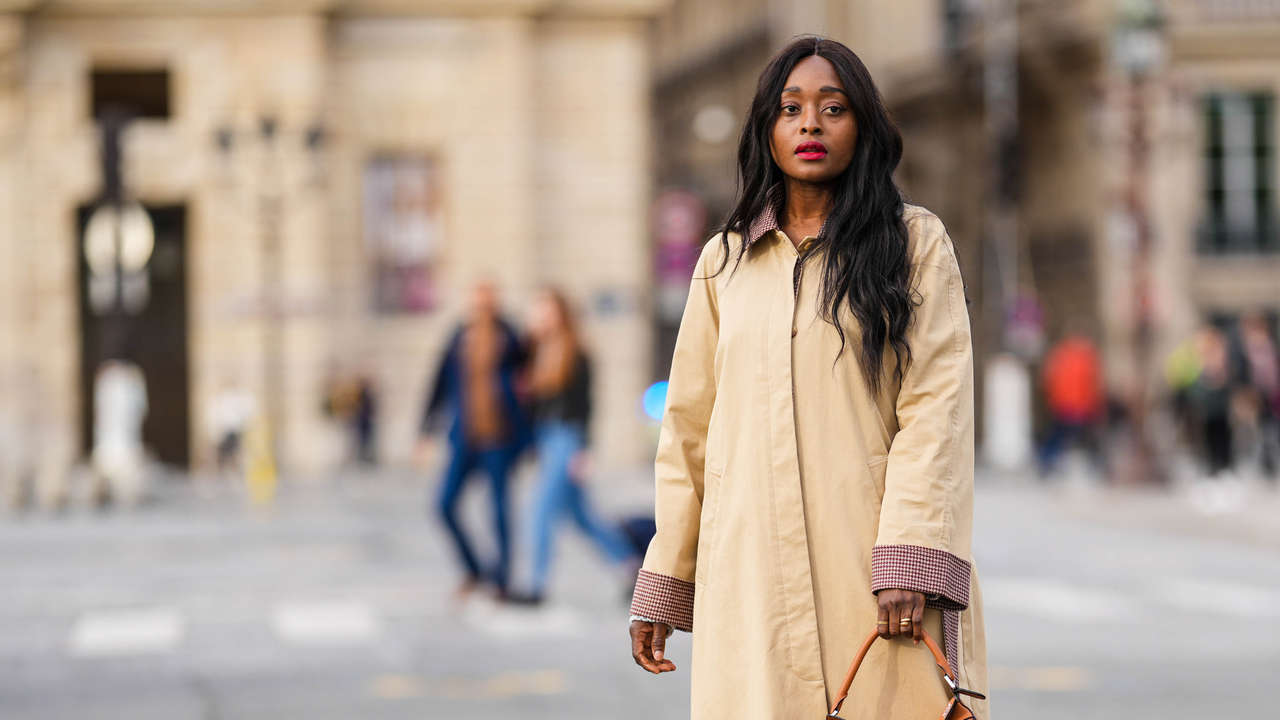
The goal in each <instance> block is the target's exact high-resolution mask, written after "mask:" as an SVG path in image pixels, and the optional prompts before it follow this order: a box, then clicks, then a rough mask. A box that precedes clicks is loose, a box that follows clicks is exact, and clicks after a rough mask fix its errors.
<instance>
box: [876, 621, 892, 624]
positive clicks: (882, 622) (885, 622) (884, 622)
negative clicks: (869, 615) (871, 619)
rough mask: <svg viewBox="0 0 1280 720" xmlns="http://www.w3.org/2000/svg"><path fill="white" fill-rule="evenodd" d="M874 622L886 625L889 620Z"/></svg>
mask: <svg viewBox="0 0 1280 720" xmlns="http://www.w3.org/2000/svg"><path fill="white" fill-rule="evenodd" d="M876 624H877V625H888V624H889V621H888V620H880V621H878V622H876Z"/></svg>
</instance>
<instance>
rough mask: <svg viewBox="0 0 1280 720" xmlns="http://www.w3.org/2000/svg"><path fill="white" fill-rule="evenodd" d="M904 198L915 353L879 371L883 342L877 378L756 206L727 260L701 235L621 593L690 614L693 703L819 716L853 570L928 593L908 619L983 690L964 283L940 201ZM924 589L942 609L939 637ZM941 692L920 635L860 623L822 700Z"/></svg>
mask: <svg viewBox="0 0 1280 720" xmlns="http://www.w3.org/2000/svg"><path fill="white" fill-rule="evenodd" d="M904 218H905V220H906V223H907V227H908V229H909V231H910V238H911V249H910V251H909V254H910V257H911V274H910V277H911V284H912V286H913V287H914V289H915V290H916V292H917V293H918V301H919V305H918V306H917V308H916V311H915V319H914V323H913V325H912V327H911V329H910V331H909V333H908V334H909V341H910V344H911V349H912V352H913V356H914V361H913V363H912V365H911V367H910V368H909V369H908V370H907V372H906V374H905V377H904V379H903V380H902V382H901V383H900V384H899V383H895V382H894V380H893V373H892V370H891V362H892V360H891V359H892V357H893V354H892V352H889V351H886V359H887V361H888V362H886V366H887V367H886V369H885V372H884V377H885V378H886V380H885V383H884V390H883V391H882V394H881V396H880V397H879V398H878V399H877V398H874V397H873V396H872V395H871V393H870V391H869V390H868V388H867V386H866V384H865V382H864V379H863V375H862V371H861V368H860V363H859V359H858V358H859V353H858V343H859V342H860V340H859V338H858V337H857V335H856V334H854V335H853V336H852V337H851V338H850V341H849V344H848V347H847V348H846V350H845V352H844V353H842V354H841V353H839V349H840V339H839V337H838V336H837V334H836V331H835V328H834V327H833V326H832V325H831V324H830V323H828V322H825V321H823V320H822V319H821V318H819V317H818V315H817V310H818V306H817V293H818V287H819V272H818V270H819V269H820V261H821V258H820V257H817V256H809V257H805V258H804V260H803V262H801V263H800V268H799V269H798V270H797V268H796V265H797V262H799V261H801V253H800V252H799V251H797V249H796V248H795V246H794V245H793V244H792V243H791V242H790V241H789V240H788V239H787V237H786V236H785V235H783V234H782V233H781V231H779V230H777V229H776V224H774V223H772V222H769V223H767V224H766V225H765V227H766V228H767V229H766V230H765V231H763V232H762V231H760V230H758V229H757V227H754V226H753V229H752V233H750V235H751V238H750V249H749V251H748V254H747V256H746V257H745V258H744V259H743V262H742V264H741V265H740V266H738V267H737V269H736V271H734V266H733V262H732V260H731V261H730V264H729V267H728V268H727V269H726V270H725V271H724V272H723V273H720V274H718V275H717V274H716V269H717V268H718V267H719V266H720V261H721V258H722V257H723V251H722V249H721V244H720V242H719V238H714V239H713V240H712V241H711V242H709V243H708V244H707V246H706V248H705V249H704V251H703V253H702V257H701V258H700V259H699V261H698V264H697V268H696V270H695V272H694V280H693V284H692V290H691V292H690V296H689V302H688V305H687V306H686V309H685V314H684V319H683V321H682V324H681V326H680V334H679V338H678V340H677V342H676V349H675V355H674V359H673V363H672V369H671V378H670V387H669V390H668V395H667V408H666V414H665V416H664V420H663V427H662V436H661V440H660V443H659V448H658V455H657V462H656V474H657V508H656V517H657V524H658V532H657V535H656V537H655V538H654V540H653V542H652V544H651V545H650V547H649V551H648V554H647V556H646V558H645V562H644V569H643V570H642V571H641V573H640V578H639V582H638V584H637V592H636V596H635V602H634V603H633V605H632V613H633V616H637V617H643V618H646V619H650V620H654V621H663V622H667V623H669V624H671V625H673V626H674V627H676V628H678V629H681V630H686V631H689V630H692V632H693V660H692V668H691V672H692V674H693V677H692V685H693V713H692V717H693V718H694V720H720V719H724V720H729V719H730V718H732V720H782V719H784V718H786V719H790V718H799V719H802V720H803V719H812V720H816V719H817V718H821V717H823V716H825V714H826V712H827V709H828V708H829V706H830V703H831V701H832V700H833V696H834V695H835V694H836V692H837V691H838V689H839V686H840V683H841V681H842V680H843V677H844V674H845V672H846V671H847V669H848V666H849V663H850V661H851V660H852V659H853V655H854V653H855V652H856V651H857V648H858V645H859V643H860V641H861V640H862V639H863V638H864V637H865V636H866V635H867V633H869V632H870V631H871V630H872V629H873V628H874V627H875V625H876V619H877V605H876V598H875V595H874V591H875V590H879V589H881V588H890V587H892V588H904V589H911V590H916V591H920V592H925V593H927V594H928V596H929V607H930V608H931V609H928V610H926V613H925V626H926V629H927V630H928V632H929V633H930V634H932V635H933V636H934V637H935V638H936V639H937V640H938V641H939V643H941V644H944V645H946V650H947V653H948V655H950V656H951V657H952V658H955V659H958V660H959V663H958V664H959V668H960V670H959V675H960V678H959V679H960V684H961V685H962V686H963V687H967V688H970V689H972V690H976V691H979V692H984V693H985V692H986V689H987V677H986V650H985V644H984V640H983V627H982V607H981V601H980V594H979V591H978V585H977V576H976V574H974V573H973V571H972V559H971V557H970V537H971V526H972V504H973V366H972V354H971V345H970V334H969V317H968V313H967V310H966V304H965V297H964V287H963V283H962V281H961V278H960V271H959V266H958V265H957V263H956V258H955V252H954V249H953V247H952V244H951V240H950V238H949V237H948V236H947V234H946V230H945V228H944V227H943V226H942V223H941V221H940V220H938V218H937V217H936V216H935V215H933V214H932V213H930V212H928V211H927V210H924V209H922V208H918V207H915V206H907V208H906V212H905V214H904ZM770 220H772V218H770ZM759 225H761V223H760V222H759V221H758V222H757V226H759ZM740 242H742V240H741V239H740V238H739V237H737V236H736V235H733V236H731V245H733V246H734V250H735V251H736V247H737V244H738V243H740ZM807 245H808V243H802V244H801V246H802V248H806V249H807ZM732 257H733V256H732V255H731V258H732ZM844 322H845V323H846V325H845V326H846V327H853V323H852V320H851V317H846V318H845V319H844ZM837 358H838V359H837ZM934 608H950V609H951V610H952V611H953V612H954V611H957V610H959V609H963V612H956V613H955V614H953V615H952V616H951V617H952V629H953V632H952V633H951V634H952V637H951V638H945V635H946V633H944V628H943V614H944V613H943V611H942V610H939V609H934ZM957 616H958V618H957ZM957 619H958V620H959V622H958V626H959V627H958V632H956V631H955V626H956V623H955V620H957ZM949 697H950V696H949V693H948V692H947V691H946V689H945V687H944V685H943V683H942V682H941V679H940V673H939V672H938V671H937V669H936V667H935V665H934V662H933V659H932V657H931V656H930V654H929V652H928V650H927V649H925V647H924V645H923V644H921V645H919V646H914V645H913V644H912V643H911V642H910V641H909V640H901V639H900V640H895V641H893V642H885V641H879V642H877V643H876V644H875V646H874V647H873V649H872V651H871V653H870V654H869V655H868V659H867V661H866V662H865V663H864V664H863V666H862V670H861V671H860V672H859V674H858V677H857V680H856V682H855V683H854V686H853V689H852V691H851V693H850V698H849V700H848V701H847V702H846V703H845V705H844V708H843V709H842V711H841V716H842V717H844V718H847V719H848V720H862V719H870V718H878V719H881V720H890V719H892V720H915V719H919V720H926V719H929V720H933V719H935V718H938V717H939V715H940V714H941V712H942V710H943V707H944V706H945V704H946V702H947V700H948V699H949ZM966 702H967V703H968V704H969V705H970V707H972V708H973V709H974V711H975V713H977V715H978V717H979V718H981V720H986V719H987V718H988V717H989V715H988V713H987V712H986V710H987V708H986V703H985V702H983V701H978V700H966Z"/></svg>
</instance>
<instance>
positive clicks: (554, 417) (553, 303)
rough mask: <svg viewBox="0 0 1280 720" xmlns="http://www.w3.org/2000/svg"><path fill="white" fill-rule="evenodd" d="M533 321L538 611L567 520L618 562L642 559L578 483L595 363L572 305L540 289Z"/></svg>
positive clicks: (534, 592) (534, 594)
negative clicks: (563, 519)
mask: <svg viewBox="0 0 1280 720" xmlns="http://www.w3.org/2000/svg"><path fill="white" fill-rule="evenodd" d="M532 314H533V317H532V322H531V323H530V331H531V334H532V338H531V343H530V345H531V350H532V352H531V354H530V358H531V361H530V363H529V373H528V391H529V394H530V396H531V398H532V415H533V420H534V437H535V439H536V442H537V448H538V462H539V464H540V470H539V478H538V486H537V488H536V489H535V490H534V497H533V514H532V518H531V523H530V525H531V527H532V528H533V582H532V588H531V592H530V594H529V596H528V597H526V598H522V599H523V600H524V601H525V602H528V603H530V604H535V605H536V604H539V603H541V602H542V599H543V596H544V594H545V592H546V587H547V575H548V572H549V570H550V568H551V549H552V542H553V540H554V539H555V529H556V524H557V522H558V521H559V520H560V518H561V517H562V516H563V515H565V514H569V515H570V516H572V517H573V520H574V522H576V523H577V524H578V527H579V528H580V529H581V530H582V531H583V532H584V533H586V534H587V536H588V537H590V538H591V539H593V540H595V542H596V544H597V545H599V547H600V549H601V550H602V551H603V552H604V554H605V555H606V556H607V557H608V558H609V559H610V560H612V561H613V562H615V563H624V562H627V561H630V560H634V561H635V564H633V565H632V569H634V568H635V567H636V565H638V564H639V558H638V557H635V555H636V552H635V549H634V548H633V547H632V546H631V544H630V543H629V542H628V540H627V538H626V536H625V535H623V533H622V531H621V529H619V528H618V527H617V526H615V525H614V524H612V523H610V522H608V521H606V520H603V519H601V518H600V517H599V516H597V515H596V514H595V513H594V512H592V510H591V506H590V505H589V504H588V502H587V496H586V493H585V492H584V491H583V489H582V487H581V486H580V485H579V484H578V481H579V480H581V468H582V466H583V464H584V463H583V459H584V456H585V453H586V446H587V437H588V428H589V427H590V424H591V364H590V362H589V361H588V360H587V356H586V354H585V353H584V352H583V351H582V346H581V344H579V342H578V333H577V328H576V324H575V323H574V320H573V313H572V311H571V310H570V308H569V303H568V301H567V300H566V299H565V297H564V296H563V295H561V294H560V293H558V292H556V291H554V290H543V291H542V292H541V293H540V294H539V296H538V298H537V299H536V300H535V302H534V305H533V313H532ZM575 476H576V477H575Z"/></svg>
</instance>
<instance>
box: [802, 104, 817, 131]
mask: <svg viewBox="0 0 1280 720" xmlns="http://www.w3.org/2000/svg"><path fill="white" fill-rule="evenodd" d="M819 114H820V113H818V112H815V111H814V110H812V109H809V110H805V113H804V117H803V118H802V119H801V120H802V122H801V123H800V134H801V135H821V134H822V125H820V124H819V123H818V116H819Z"/></svg>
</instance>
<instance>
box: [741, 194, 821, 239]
mask: <svg viewBox="0 0 1280 720" xmlns="http://www.w3.org/2000/svg"><path fill="white" fill-rule="evenodd" d="M786 196H787V190H786V186H784V185H783V184H782V183H780V182H779V183H775V184H774V185H773V187H771V188H769V192H768V193H767V194H766V196H765V197H766V202H765V207H764V212H761V213H760V214H759V215H757V216H756V218H755V219H754V220H752V221H751V224H750V225H749V226H748V227H747V241H746V247H747V249H751V246H753V245H755V244H756V241H758V240H759V239H760V238H762V237H764V236H765V235H768V234H769V233H771V232H774V231H776V230H780V229H781V228H779V227H778V212H779V211H781V210H782V201H783V200H784V199H785V198H786ZM826 231H827V221H826V220H823V221H822V228H821V229H819V230H818V235H817V237H815V238H805V239H804V240H803V242H801V247H800V248H798V252H799V254H801V255H804V254H806V252H807V251H808V250H809V249H810V248H811V247H812V246H813V245H815V244H816V240H817V238H820V237H822V236H823V235H825V234H826Z"/></svg>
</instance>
